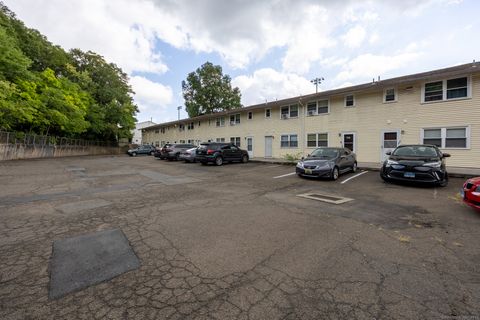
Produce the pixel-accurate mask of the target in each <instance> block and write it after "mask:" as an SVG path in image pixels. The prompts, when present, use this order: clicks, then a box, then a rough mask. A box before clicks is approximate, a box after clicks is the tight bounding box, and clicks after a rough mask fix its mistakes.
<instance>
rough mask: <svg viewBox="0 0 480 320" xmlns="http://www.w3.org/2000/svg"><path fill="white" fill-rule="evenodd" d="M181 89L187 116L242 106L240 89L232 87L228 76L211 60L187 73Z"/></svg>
mask: <svg viewBox="0 0 480 320" xmlns="http://www.w3.org/2000/svg"><path fill="white" fill-rule="evenodd" d="M182 91H183V98H184V99H185V107H186V109H187V113H188V116H189V117H196V116H199V115H202V114H207V113H214V112H219V111H225V110H231V109H236V108H241V107H242V104H241V103H240V98H241V94H240V89H238V88H232V85H231V78H230V76H228V75H223V72H222V67H220V66H215V65H213V64H212V63H211V62H206V63H204V64H203V65H202V66H201V67H200V68H198V69H197V70H196V71H195V72H191V73H189V74H188V76H187V79H186V81H182Z"/></svg>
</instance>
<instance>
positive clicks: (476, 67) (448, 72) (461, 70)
mask: <svg viewBox="0 0 480 320" xmlns="http://www.w3.org/2000/svg"><path fill="white" fill-rule="evenodd" d="M477 72H480V62H475V61H473V62H471V63H466V64H462V65H458V66H454V67H448V68H442V69H436V70H432V71H426V72H420V73H415V74H411V75H406V76H400V77H395V78H390V79H385V80H380V81H375V80H374V81H373V82H368V83H363V84H359V85H354V86H350V87H344V88H337V89H332V90H327V91H321V92H318V93H312V94H307V95H303V96H296V97H292V98H286V99H282V100H276V101H270V102H265V103H259V104H255V105H250V106H246V107H243V108H237V109H231V110H228V111H221V112H215V113H209V114H204V115H201V116H197V117H193V118H186V119H181V120H175V121H170V122H164V123H159V124H156V125H153V126H149V127H145V128H143V129H142V130H151V129H157V128H161V127H164V126H171V125H175V124H185V123H188V122H195V121H200V120H205V119H212V118H217V117H221V116H226V115H229V114H235V113H238V112H248V111H253V110H259V109H264V108H269V107H270V108H273V107H279V106H283V105H288V104H292V103H304V102H308V101H311V100H315V99H321V98H328V97H332V96H338V95H344V94H348V93H352V94H355V93H358V92H368V91H373V90H378V89H384V88H387V87H390V86H397V85H401V84H407V83H412V82H417V81H427V80H434V79H438V78H440V77H450V76H456V75H463V74H472V73H477Z"/></svg>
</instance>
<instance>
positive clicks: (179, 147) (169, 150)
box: [157, 143, 195, 160]
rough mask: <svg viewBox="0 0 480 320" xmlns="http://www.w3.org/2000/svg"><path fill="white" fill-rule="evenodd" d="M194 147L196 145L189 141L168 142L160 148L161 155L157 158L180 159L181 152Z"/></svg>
mask: <svg viewBox="0 0 480 320" xmlns="http://www.w3.org/2000/svg"><path fill="white" fill-rule="evenodd" d="M194 147H195V146H194V145H193V144H189V143H174V144H166V145H165V146H164V147H163V148H162V149H160V155H159V156H158V157H157V158H160V159H167V160H180V153H181V152H182V151H185V150H188V149H191V148H194Z"/></svg>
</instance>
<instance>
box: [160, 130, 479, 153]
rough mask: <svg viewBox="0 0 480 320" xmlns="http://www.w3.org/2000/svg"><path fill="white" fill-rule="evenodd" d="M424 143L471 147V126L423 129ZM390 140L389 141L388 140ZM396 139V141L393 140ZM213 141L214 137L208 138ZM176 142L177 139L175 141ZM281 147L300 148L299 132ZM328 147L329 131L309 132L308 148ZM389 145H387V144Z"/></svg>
mask: <svg viewBox="0 0 480 320" xmlns="http://www.w3.org/2000/svg"><path fill="white" fill-rule="evenodd" d="M384 139H385V141H384V143H386V142H391V143H392V146H388V147H395V146H396V145H397V142H396V141H397V135H395V136H394V137H393V138H392V141H390V140H389V139H388V137H387V136H385V137H384ZM421 139H422V143H424V144H432V145H435V146H437V147H439V148H442V149H446V148H447V149H448V148H451V149H466V148H469V147H470V128H469V127H448V128H447V127H445V128H425V129H422V138H421ZM387 140H388V141H387ZM393 140H395V141H393ZM207 141H208V142H212V141H213V139H209V140H207ZM215 141H216V142H225V138H216V139H215ZM200 142H201V141H200V140H193V139H189V140H180V141H179V143H189V144H199V143H200ZM230 142H231V143H233V144H235V145H236V146H238V147H240V146H241V138H240V137H230ZM250 142H251V141H250ZM175 143H176V141H175ZM163 145H165V141H162V142H161V146H163ZM155 146H157V147H158V146H159V141H156V142H155ZM280 147H281V148H298V135H297V134H282V135H280ZM318 147H328V133H326V132H323V133H307V148H318ZM385 147H387V146H385Z"/></svg>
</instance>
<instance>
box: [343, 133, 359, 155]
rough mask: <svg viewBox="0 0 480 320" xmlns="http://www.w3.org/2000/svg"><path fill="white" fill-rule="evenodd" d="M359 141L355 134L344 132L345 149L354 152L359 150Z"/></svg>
mask: <svg viewBox="0 0 480 320" xmlns="http://www.w3.org/2000/svg"><path fill="white" fill-rule="evenodd" d="M356 143H357V139H356V134H355V132H343V133H342V145H343V147H344V148H347V149H350V151H352V152H356V150H357V146H356Z"/></svg>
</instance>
